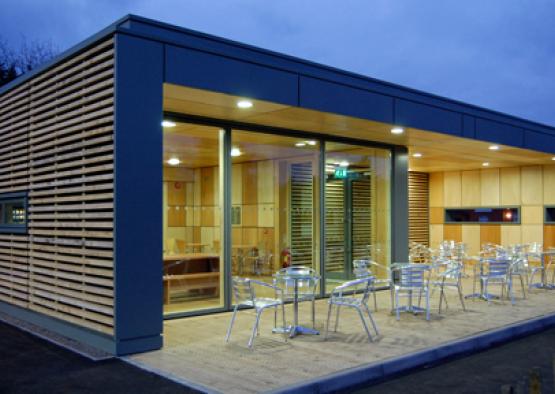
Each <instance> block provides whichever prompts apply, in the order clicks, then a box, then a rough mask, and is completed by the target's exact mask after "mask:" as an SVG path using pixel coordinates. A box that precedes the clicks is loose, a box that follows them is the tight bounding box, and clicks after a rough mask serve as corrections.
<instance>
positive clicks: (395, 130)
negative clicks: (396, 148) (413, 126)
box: [391, 127, 405, 134]
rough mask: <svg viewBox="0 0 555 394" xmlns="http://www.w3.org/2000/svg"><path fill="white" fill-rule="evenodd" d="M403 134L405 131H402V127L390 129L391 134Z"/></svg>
mask: <svg viewBox="0 0 555 394" xmlns="http://www.w3.org/2000/svg"><path fill="white" fill-rule="evenodd" d="M404 132H405V129H403V128H402V127H394V128H392V129H391V134H403V133H404Z"/></svg>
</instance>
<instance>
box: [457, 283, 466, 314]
mask: <svg viewBox="0 0 555 394" xmlns="http://www.w3.org/2000/svg"><path fill="white" fill-rule="evenodd" d="M457 290H458V291H459V300H461V305H462V308H463V311H465V312H466V306H465V305H464V296H463V292H462V285H461V282H460V281H459V283H458V284H457Z"/></svg>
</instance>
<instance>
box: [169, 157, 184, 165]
mask: <svg viewBox="0 0 555 394" xmlns="http://www.w3.org/2000/svg"><path fill="white" fill-rule="evenodd" d="M167 163H168V164H169V165H170V166H177V165H179V164H180V163H181V160H179V159H178V158H177V157H172V158H170V159H169V160H168V161H167Z"/></svg>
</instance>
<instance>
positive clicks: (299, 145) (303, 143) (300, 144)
mask: <svg viewBox="0 0 555 394" xmlns="http://www.w3.org/2000/svg"><path fill="white" fill-rule="evenodd" d="M295 146H298V147H299V148H300V147H303V146H306V142H297V143H296V144H295Z"/></svg>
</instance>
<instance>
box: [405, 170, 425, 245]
mask: <svg viewBox="0 0 555 394" xmlns="http://www.w3.org/2000/svg"><path fill="white" fill-rule="evenodd" d="M429 188H430V187H429V178H428V174H427V173H425V172H414V171H411V172H409V241H410V242H417V243H420V244H423V245H428V244H429V242H430V212H429V192H428V191H429Z"/></svg>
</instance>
